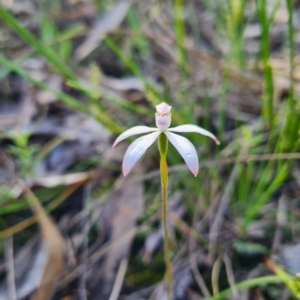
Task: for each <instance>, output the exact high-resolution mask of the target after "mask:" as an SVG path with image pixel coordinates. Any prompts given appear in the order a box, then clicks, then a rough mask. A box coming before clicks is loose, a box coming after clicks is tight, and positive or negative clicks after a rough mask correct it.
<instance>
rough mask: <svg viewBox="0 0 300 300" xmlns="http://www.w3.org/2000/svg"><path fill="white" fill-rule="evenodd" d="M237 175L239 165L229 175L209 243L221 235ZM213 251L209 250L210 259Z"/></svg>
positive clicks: (210, 232) (211, 229)
mask: <svg viewBox="0 0 300 300" xmlns="http://www.w3.org/2000/svg"><path fill="white" fill-rule="evenodd" d="M236 176H237V166H235V167H234V168H233V170H232V172H231V174H230V177H229V180H228V184H227V186H226V188H225V191H224V195H223V197H222V199H221V201H220V204H219V208H218V211H217V214H216V216H215V220H214V222H213V224H212V226H211V228H210V231H209V243H210V245H211V244H212V243H213V242H214V241H216V240H217V238H218V235H219V230H220V227H221V225H222V222H223V219H224V214H225V212H226V210H227V208H228V205H229V200H228V198H229V195H230V194H231V192H232V189H233V184H234V182H235V179H236ZM209 249H212V247H211V246H210V247H209ZM213 253H214V252H212V251H211V250H210V251H209V255H208V260H209V261H212V260H213Z"/></svg>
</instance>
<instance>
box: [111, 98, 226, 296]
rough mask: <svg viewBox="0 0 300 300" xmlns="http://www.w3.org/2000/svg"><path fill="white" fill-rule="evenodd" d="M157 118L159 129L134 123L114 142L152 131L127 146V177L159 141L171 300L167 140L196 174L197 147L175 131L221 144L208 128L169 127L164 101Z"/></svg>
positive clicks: (168, 112) (167, 273)
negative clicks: (148, 150) (202, 136)
mask: <svg viewBox="0 0 300 300" xmlns="http://www.w3.org/2000/svg"><path fill="white" fill-rule="evenodd" d="M155 121H156V126H157V128H153V127H147V126H135V127H132V128H130V129H128V130H126V131H125V132H123V133H122V134H121V135H120V136H119V137H118V138H117V139H116V141H115V142H114V144H113V147H115V146H116V145H117V144H118V143H119V142H120V141H122V140H124V139H126V138H128V137H129V136H132V135H136V134H141V133H149V132H151V133H149V134H146V135H144V136H142V137H140V138H138V139H137V140H135V141H134V142H133V143H132V144H131V145H130V146H129V147H128V149H127V151H126V153H125V156H124V160H123V166H122V170H123V174H124V176H126V175H127V174H128V173H129V172H130V170H131V169H132V168H133V166H134V165H135V164H136V162H137V161H138V160H139V159H140V158H141V157H142V156H143V154H144V153H145V152H146V150H147V149H148V148H149V147H150V146H151V145H152V144H153V143H154V142H155V141H156V140H157V138H158V146H159V152H160V174H161V187H162V219H163V227H164V254H165V261H166V290H167V296H168V300H171V298H172V297H171V287H172V267H171V261H170V251H169V242H168V229H167V185H168V166H167V160H166V158H167V150H168V140H169V141H170V142H171V144H173V146H174V147H175V148H176V149H177V150H178V152H179V153H180V155H181V156H182V158H183V159H184V161H185V163H186V164H187V166H188V168H189V169H190V170H191V172H192V173H193V174H194V176H197V174H198V172H199V161H198V156H197V152H196V149H195V147H194V146H193V144H192V143H191V142H190V141H189V140H188V139H186V138H184V137H182V136H180V135H178V134H175V133H173V132H197V133H200V134H202V135H205V136H208V137H210V138H212V139H213V140H214V141H215V143H216V144H220V142H219V141H218V140H217V138H216V137H215V136H214V135H213V134H212V133H211V132H209V131H207V130H205V129H203V128H201V127H199V126H196V125H191V124H188V125H181V126H177V127H174V128H169V127H170V125H171V106H169V105H168V104H166V103H165V102H163V103H161V104H159V105H157V106H156V114H155Z"/></svg>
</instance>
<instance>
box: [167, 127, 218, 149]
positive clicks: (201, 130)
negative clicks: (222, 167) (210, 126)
mask: <svg viewBox="0 0 300 300" xmlns="http://www.w3.org/2000/svg"><path fill="white" fill-rule="evenodd" d="M168 131H172V132H197V133H200V134H202V135H205V136H208V137H210V138H211V139H213V140H214V142H215V143H216V144H217V145H220V141H219V140H218V139H217V138H216V137H215V135H214V134H212V133H211V132H210V131H208V130H206V129H204V128H202V127H199V126H196V125H193V124H187V125H181V126H177V127H173V128H169V129H168Z"/></svg>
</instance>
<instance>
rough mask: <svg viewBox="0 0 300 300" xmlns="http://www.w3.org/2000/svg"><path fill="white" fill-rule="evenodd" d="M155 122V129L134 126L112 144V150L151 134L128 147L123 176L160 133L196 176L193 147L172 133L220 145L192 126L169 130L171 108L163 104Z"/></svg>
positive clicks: (209, 133)
mask: <svg viewBox="0 0 300 300" xmlns="http://www.w3.org/2000/svg"><path fill="white" fill-rule="evenodd" d="M155 121H156V126H157V128H153V127H148V126H135V127H132V128H130V129H128V130H126V131H125V132H123V133H122V134H121V135H120V136H119V137H118V138H117V139H116V141H115V142H114V144H113V148H114V147H115V146H116V145H117V144H118V143H119V142H121V141H123V140H124V139H126V138H128V137H130V136H132V135H135V134H141V133H149V132H151V133H149V134H146V135H144V136H142V137H140V138H138V139H137V140H135V141H134V142H133V143H132V144H131V145H130V146H129V147H128V149H127V151H126V153H125V156H124V160H123V166H122V171H123V174H124V176H126V175H127V174H128V173H129V172H130V170H131V169H132V168H133V166H134V165H135V164H136V162H137V161H138V160H139V159H140V158H141V157H142V156H143V154H144V153H145V152H146V150H147V149H148V148H149V147H150V146H151V145H152V144H153V143H154V142H155V141H156V140H157V138H158V136H159V135H160V134H162V133H164V134H165V135H166V136H167V138H168V140H169V141H170V142H171V144H173V146H174V147H175V148H176V149H177V150H178V152H179V153H180V155H181V156H182V158H183V159H184V161H185V162H186V164H187V166H188V168H189V169H190V170H191V172H192V173H193V174H194V175H195V176H197V174H198V172H199V161H198V156H197V152H196V149H195V147H194V146H193V144H192V143H191V142H190V141H189V140H188V139H186V138H185V137H182V136H180V135H178V134H175V133H173V132H197V133H200V134H202V135H205V136H208V137H210V138H212V139H213V140H214V141H215V143H216V144H220V142H219V141H218V140H217V138H216V137H215V136H214V135H213V134H212V133H211V132H209V131H207V130H205V129H203V128H201V127H199V126H196V125H192V124H186V125H181V126H177V127H173V128H169V127H170V125H171V106H169V105H168V104H166V103H165V102H163V103H161V104H159V105H157V106H156V114H155Z"/></svg>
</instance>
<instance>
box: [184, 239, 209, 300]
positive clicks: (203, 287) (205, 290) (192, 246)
mask: <svg viewBox="0 0 300 300" xmlns="http://www.w3.org/2000/svg"><path fill="white" fill-rule="evenodd" d="M195 248H196V242H195V239H192V238H191V235H190V236H189V263H190V266H191V269H192V272H193V275H194V277H195V280H196V282H197V284H198V285H199V287H200V290H201V292H202V294H203V295H204V296H205V298H209V297H210V296H211V295H210V292H209V290H208V288H207V286H206V284H205V281H204V279H203V277H202V276H201V274H200V272H199V270H198V264H197V259H196V255H195V253H194V251H195Z"/></svg>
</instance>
